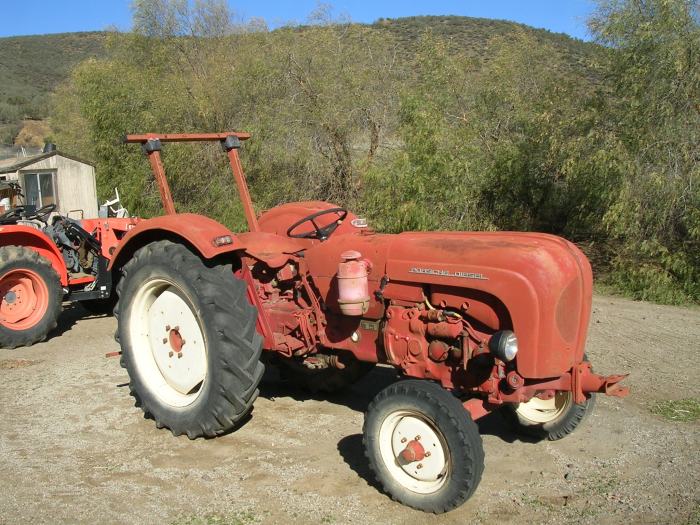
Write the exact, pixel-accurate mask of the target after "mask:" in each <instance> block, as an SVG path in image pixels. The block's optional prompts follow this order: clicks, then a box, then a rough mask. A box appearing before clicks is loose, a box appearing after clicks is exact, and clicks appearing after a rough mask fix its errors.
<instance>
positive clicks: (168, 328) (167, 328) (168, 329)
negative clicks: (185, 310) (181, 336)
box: [165, 324, 170, 332]
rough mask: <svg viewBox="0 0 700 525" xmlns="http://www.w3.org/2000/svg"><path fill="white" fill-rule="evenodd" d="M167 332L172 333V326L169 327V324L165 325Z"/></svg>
mask: <svg viewBox="0 0 700 525" xmlns="http://www.w3.org/2000/svg"><path fill="white" fill-rule="evenodd" d="M165 331H166V332H169V331H170V325H169V324H166V325H165Z"/></svg>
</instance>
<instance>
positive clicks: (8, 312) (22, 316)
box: [0, 268, 49, 330]
mask: <svg viewBox="0 0 700 525" xmlns="http://www.w3.org/2000/svg"><path fill="white" fill-rule="evenodd" d="M0 297H1V298H2V300H1V301H0V323H1V324H3V325H5V326H7V327H9V328H12V329H13V330H25V329H28V328H31V327H32V326H34V325H36V323H38V322H39V321H40V320H41V318H42V317H43V315H44V313H46V310H47V308H48V305H49V292H48V288H47V286H46V284H45V283H44V281H43V280H42V278H41V277H40V276H39V275H38V274H37V273H36V272H34V271H32V270H29V269H24V268H23V269H19V270H12V271H10V272H9V273H7V274H5V275H3V276H2V278H0Z"/></svg>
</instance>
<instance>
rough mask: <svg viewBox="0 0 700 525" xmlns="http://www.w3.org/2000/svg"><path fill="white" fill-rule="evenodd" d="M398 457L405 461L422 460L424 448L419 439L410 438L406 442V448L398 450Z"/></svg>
mask: <svg viewBox="0 0 700 525" xmlns="http://www.w3.org/2000/svg"><path fill="white" fill-rule="evenodd" d="M418 437H420V436H418ZM399 457H400V458H401V459H402V460H403V461H405V462H406V463H412V462H414V461H422V460H423V458H425V449H424V448H423V445H421V444H420V441H417V440H415V439H412V440H411V441H409V442H408V443H406V448H405V449H403V450H402V451H401V452H399Z"/></svg>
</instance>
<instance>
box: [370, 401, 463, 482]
mask: <svg viewBox="0 0 700 525" xmlns="http://www.w3.org/2000/svg"><path fill="white" fill-rule="evenodd" d="M413 440H416V441H417V442H418V443H420V446H421V447H422V449H423V450H424V451H425V457H423V458H422V459H420V460H419V461H410V462H409V461H406V460H405V459H404V458H403V457H402V456H401V452H402V451H403V450H404V449H405V448H406V446H407V444H408V443H409V442H411V441H413ZM379 452H380V455H381V458H382V461H383V462H384V465H386V467H387V469H388V470H389V472H390V473H391V475H392V476H393V478H394V479H395V480H396V481H398V482H399V483H400V484H401V485H402V486H403V487H405V488H406V489H408V490H411V491H413V492H417V493H419V494H432V493H434V492H436V491H438V490H439V489H440V488H441V487H442V486H443V485H444V484H445V483H446V481H447V478H448V476H449V457H450V456H449V449H448V448H447V444H446V441H445V438H444V436H443V435H442V432H440V431H439V430H438V429H437V427H436V426H435V424H434V423H433V422H432V421H430V420H429V419H428V418H427V417H425V416H424V415H423V414H420V413H418V412H414V411H408V410H399V411H396V412H392V413H391V414H389V416H387V417H386V418H385V419H384V421H383V422H382V425H381V427H380V429H379Z"/></svg>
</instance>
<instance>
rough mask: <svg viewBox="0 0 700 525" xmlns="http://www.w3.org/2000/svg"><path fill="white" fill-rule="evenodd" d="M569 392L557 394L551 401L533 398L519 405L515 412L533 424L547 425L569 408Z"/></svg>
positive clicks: (570, 397)
mask: <svg viewBox="0 0 700 525" xmlns="http://www.w3.org/2000/svg"><path fill="white" fill-rule="evenodd" d="M572 400H573V397H572V395H571V392H557V393H556V394H554V397H552V398H551V399H540V398H539V397H537V396H535V397H533V398H532V399H530V401H527V402H526V403H519V404H518V405H517V406H516V409H515V410H516V412H517V413H518V414H519V415H520V416H522V417H523V418H525V419H527V420H528V421H531V422H533V423H549V422H551V421H554V420H555V419H557V418H558V417H560V416H561V415H562V414H564V413H565V412H566V411H567V410H568V409H569V407H570V406H571V403H572Z"/></svg>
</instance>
